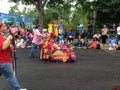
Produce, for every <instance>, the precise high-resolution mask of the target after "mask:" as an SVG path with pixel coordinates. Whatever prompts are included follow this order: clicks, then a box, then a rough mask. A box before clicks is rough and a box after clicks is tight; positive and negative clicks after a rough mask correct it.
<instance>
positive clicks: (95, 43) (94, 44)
mask: <svg viewBox="0 0 120 90" xmlns="http://www.w3.org/2000/svg"><path fill="white" fill-rule="evenodd" d="M88 48H93V49H100V45H99V43H98V40H97V38H93V42H91V43H90V44H89V46H88Z"/></svg>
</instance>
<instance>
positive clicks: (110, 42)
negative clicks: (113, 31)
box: [108, 36, 117, 50]
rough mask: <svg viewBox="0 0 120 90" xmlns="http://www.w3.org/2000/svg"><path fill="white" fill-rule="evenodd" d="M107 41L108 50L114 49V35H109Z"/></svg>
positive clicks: (115, 42)
mask: <svg viewBox="0 0 120 90" xmlns="http://www.w3.org/2000/svg"><path fill="white" fill-rule="evenodd" d="M108 43H109V48H108V49H109V50H116V46H117V40H116V38H115V37H114V36H111V38H110V39H109V40H108Z"/></svg>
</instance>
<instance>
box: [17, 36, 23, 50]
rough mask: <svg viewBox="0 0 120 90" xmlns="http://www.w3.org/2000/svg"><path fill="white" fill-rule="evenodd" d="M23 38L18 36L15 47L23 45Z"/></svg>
mask: <svg viewBox="0 0 120 90" xmlns="http://www.w3.org/2000/svg"><path fill="white" fill-rule="evenodd" d="M23 43H24V39H22V38H21V36H19V37H18V39H17V40H16V48H21V47H22V46H23Z"/></svg>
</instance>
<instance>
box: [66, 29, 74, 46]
mask: <svg viewBox="0 0 120 90" xmlns="http://www.w3.org/2000/svg"><path fill="white" fill-rule="evenodd" d="M74 38H75V33H74V32H72V30H71V29H70V28H69V31H68V32H67V44H68V45H72V43H73V40H74Z"/></svg>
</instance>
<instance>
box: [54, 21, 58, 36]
mask: <svg viewBox="0 0 120 90" xmlns="http://www.w3.org/2000/svg"><path fill="white" fill-rule="evenodd" d="M54 33H55V36H56V37H58V24H57V23H55V24H54Z"/></svg>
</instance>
